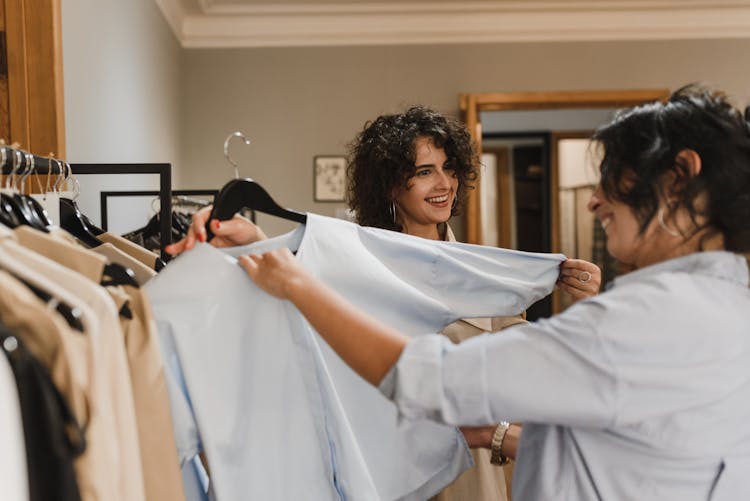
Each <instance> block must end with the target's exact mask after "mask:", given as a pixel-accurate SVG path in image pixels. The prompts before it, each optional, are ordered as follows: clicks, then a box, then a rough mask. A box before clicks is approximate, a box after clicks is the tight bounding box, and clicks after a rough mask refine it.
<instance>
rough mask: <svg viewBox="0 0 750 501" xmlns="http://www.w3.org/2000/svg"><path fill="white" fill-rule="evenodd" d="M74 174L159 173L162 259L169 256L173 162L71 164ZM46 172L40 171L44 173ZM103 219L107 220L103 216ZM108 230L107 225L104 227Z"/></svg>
mask: <svg viewBox="0 0 750 501" xmlns="http://www.w3.org/2000/svg"><path fill="white" fill-rule="evenodd" d="M70 167H71V168H72V169H73V174H159V191H158V192H157V191H155V192H154V194H155V195H158V197H159V203H160V205H161V207H160V208H159V231H160V233H161V234H160V237H161V241H160V245H161V257H162V259H168V258H169V256H168V255H167V254H166V252H165V251H164V247H166V246H167V245H169V244H171V243H172V165H171V164H70ZM42 173H44V172H40V174H42ZM102 221H106V219H104V217H102ZM102 229H103V230H106V229H107V228H106V227H103V228H102Z"/></svg>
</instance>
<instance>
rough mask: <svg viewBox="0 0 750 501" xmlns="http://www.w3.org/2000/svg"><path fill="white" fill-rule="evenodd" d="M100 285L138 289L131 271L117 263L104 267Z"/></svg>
mask: <svg viewBox="0 0 750 501" xmlns="http://www.w3.org/2000/svg"><path fill="white" fill-rule="evenodd" d="M105 277H106V278H105ZM101 285H103V286H107V285H130V286H131V287H135V288H140V284H138V281H137V280H136V279H135V273H133V270H131V269H130V268H128V267H126V266H123V265H121V264H119V263H108V264H106V265H105V266H104V271H103V272H102V281H101Z"/></svg>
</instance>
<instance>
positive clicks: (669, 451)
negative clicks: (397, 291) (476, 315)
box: [240, 86, 750, 501]
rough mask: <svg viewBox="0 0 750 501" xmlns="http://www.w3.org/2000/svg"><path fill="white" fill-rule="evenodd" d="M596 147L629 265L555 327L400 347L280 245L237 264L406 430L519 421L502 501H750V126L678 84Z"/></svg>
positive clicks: (616, 240) (604, 203)
mask: <svg viewBox="0 0 750 501" xmlns="http://www.w3.org/2000/svg"><path fill="white" fill-rule="evenodd" d="M594 138H595V139H596V140H598V141H599V143H600V144H601V146H602V148H603V153H604V156H603V160H602V162H601V166H600V168H601V183H600V186H599V187H598V189H597V190H596V192H595V193H594V194H593V195H592V197H591V201H590V203H589V209H590V210H591V211H592V212H594V213H595V215H596V217H597V218H598V219H599V220H600V221H601V223H602V226H604V230H605V232H606V234H607V237H608V239H607V248H608V250H609V252H610V253H611V254H612V255H613V256H614V257H615V258H616V259H618V261H620V262H623V263H626V264H629V265H632V266H633V267H634V268H635V271H632V272H630V273H628V274H626V275H623V276H620V277H618V278H617V279H616V280H615V281H614V283H613V286H612V287H610V288H609V289H608V290H607V291H606V292H604V293H602V294H599V295H597V296H593V297H591V298H588V299H586V300H583V301H579V302H578V303H576V304H575V305H574V306H572V307H571V308H568V309H567V310H566V311H564V312H563V313H561V314H559V315H557V316H555V317H552V318H550V319H546V320H540V321H538V322H534V323H527V324H523V325H516V326H513V327H511V328H509V329H507V330H506V331H505V332H504V333H503V334H502V335H497V336H495V335H485V336H480V337H477V338H475V339H472V340H470V341H468V342H466V343H461V344H458V345H454V344H452V343H450V341H448V340H447V339H445V337H444V336H440V335H426V336H419V337H416V338H409V337H407V336H405V335H403V334H401V333H399V332H396V331H394V330H392V329H389V328H388V327H386V326H384V325H383V324H381V323H379V322H378V320H376V319H373V318H370V317H368V316H366V315H365V314H363V313H362V312H361V311H359V310H357V309H356V308H355V307H353V306H352V305H350V304H349V303H348V302H347V301H346V299H344V298H342V297H340V296H338V295H337V294H336V292H335V291H333V290H331V289H329V288H327V287H326V286H325V285H323V284H321V283H320V282H319V281H317V279H316V278H315V277H313V276H312V275H311V274H310V273H309V272H307V271H306V270H304V269H303V268H301V267H300V266H299V264H298V263H297V262H296V261H295V260H294V259H293V257H292V255H291V253H290V252H289V251H288V250H287V249H280V250H276V251H273V252H269V253H266V254H263V255H253V256H244V257H242V258H241V259H240V263H241V265H242V266H243V267H244V268H245V270H246V271H247V273H248V274H249V275H250V277H251V278H252V279H253V280H254V281H255V282H256V284H258V285H259V286H260V287H262V288H263V289H265V290H266V291H267V292H269V293H270V294H273V295H274V296H276V297H279V298H282V299H287V300H290V301H292V302H293V303H294V304H295V305H296V306H297V308H298V309H299V310H300V311H301V312H302V313H303V314H304V315H305V316H306V317H307V319H308V321H309V322H310V323H311V324H312V325H313V326H314V327H315V329H316V331H317V332H318V333H320V335H321V336H322V337H323V338H324V339H325V340H326V341H327V342H328V344H329V345H330V346H331V347H332V348H333V349H334V350H335V351H336V352H337V353H338V354H339V355H340V356H341V357H342V359H343V360H344V361H346V362H347V363H348V364H349V365H350V367H352V369H354V370H355V371H356V372H358V373H359V374H360V375H361V376H362V377H363V378H364V379H366V380H367V381H369V382H370V383H371V384H373V385H377V386H379V387H380V389H381V391H382V392H383V394H384V395H386V396H387V397H388V398H391V399H392V400H393V401H394V403H395V404H396V406H397V407H398V409H399V412H400V413H401V414H402V416H404V417H405V418H407V419H409V418H415V419H417V418H430V419H434V420H436V421H438V422H442V423H448V424H453V425H473V426H478V425H486V424H489V423H494V422H497V421H498V420H499V419H503V418H504V419H510V420H513V421H522V422H525V423H529V424H526V425H525V426H524V432H523V437H522V439H521V442H520V446H519V451H518V462H517V464H516V469H515V474H514V481H513V498H514V499H517V500H521V501H524V500H528V501H545V500H570V501H586V500H602V499H605V500H620V499H665V500H666V499H669V500H681V501H707V500H712V501H734V500H737V499H746V498H747V495H748V492H750V476H749V475H748V471H750V433H748V426H747V423H748V422H749V421H750V334H749V333H750V289H748V285H750V270H749V268H748V266H749V263H748V255H749V254H750V126H748V124H747V123H746V122H745V120H744V118H743V117H742V115H741V113H740V112H739V111H738V110H736V109H735V108H733V107H732V106H731V105H730V104H729V102H728V101H727V99H726V98H725V96H724V95H723V94H721V93H718V92H711V91H709V90H706V89H704V88H701V87H696V86H690V87H686V88H683V89H680V90H678V91H676V92H675V93H673V94H672V96H671V97H670V98H669V100H668V101H666V102H657V103H653V104H649V105H645V106H640V107H636V108H634V109H631V110H628V111H625V112H623V113H620V114H619V115H618V116H617V117H616V118H615V119H614V120H613V121H612V122H611V123H609V124H607V125H605V126H603V127H601V128H600V129H599V130H597V132H596V133H595V134H594ZM352 332H356V333H357V335H356V336H352V335H351V333H352ZM467 395H469V396H470V397H467ZM501 450H502V451H505V450H506V444H505V442H504V441H503V442H502V443H501Z"/></svg>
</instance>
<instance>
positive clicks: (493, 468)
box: [431, 226, 526, 501]
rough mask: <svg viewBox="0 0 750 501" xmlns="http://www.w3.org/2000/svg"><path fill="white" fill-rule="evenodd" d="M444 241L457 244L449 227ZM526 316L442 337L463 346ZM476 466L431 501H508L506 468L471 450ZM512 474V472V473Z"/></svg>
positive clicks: (469, 321) (465, 322)
mask: <svg viewBox="0 0 750 501" xmlns="http://www.w3.org/2000/svg"><path fill="white" fill-rule="evenodd" d="M445 240H446V241H447V242H455V241H456V237H455V236H454V234H453V231H452V230H451V228H450V226H447V227H446V233H445ZM525 322H526V320H524V315H523V314H521V315H515V316H509V317H492V318H464V319H461V320H457V321H455V322H453V323H452V324H450V325H448V326H446V327H445V329H443V331H442V332H441V334H443V335H444V336H447V337H448V339H450V340H451V341H453V342H454V343H460V342H462V341H465V340H467V339H469V338H472V337H474V336H478V335H480V334H484V333H485V332H497V331H499V330H501V329H504V328H506V327H510V326H511V325H515V324H519V323H525ZM471 455H472V457H473V458H474V467H473V468H470V469H468V470H466V471H465V472H463V473H462V474H461V475H460V476H459V477H458V478H457V479H456V480H454V481H453V483H451V484H450V485H449V486H447V487H446V488H445V489H443V490H442V491H440V492H439V493H438V494H437V495H435V496H434V497H433V498H431V501H507V500H508V499H510V496H509V484H510V478H511V476H509V475H507V474H506V472H505V468H507V466H506V467H502V466H497V465H494V464H492V463H490V457H491V455H492V454H491V452H490V450H489V449H483V448H478V449H471ZM511 471H512V470H511Z"/></svg>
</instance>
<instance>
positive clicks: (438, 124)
mask: <svg viewBox="0 0 750 501" xmlns="http://www.w3.org/2000/svg"><path fill="white" fill-rule="evenodd" d="M420 137H429V138H431V139H432V140H433V141H434V143H435V146H437V147H438V148H443V149H444V150H445V154H446V156H447V157H448V161H447V164H446V166H448V167H450V168H451V169H453V170H454V172H455V173H456V177H457V178H458V193H456V199H457V202H456V204H455V206H454V208H453V209H452V211H451V216H454V215H457V214H460V209H461V207H462V206H463V204H464V202H465V200H466V193H467V190H469V189H472V188H473V186H471V185H470V182H471V181H474V180H475V179H476V177H477V167H478V165H479V156H478V155H477V151H476V148H475V147H474V143H473V141H472V139H471V136H470V135H469V131H468V130H467V129H466V127H465V126H464V125H463V124H462V123H460V122H458V121H457V120H454V119H451V118H447V117H445V116H443V115H441V114H439V113H437V112H435V111H433V110H431V109H429V108H425V107H423V106H414V107H412V108H409V109H408V110H406V111H405V112H404V113H398V114H394V115H381V116H379V117H378V118H376V119H375V120H374V121H373V122H367V123H366V124H365V127H364V129H363V130H362V132H361V133H360V134H359V135H358V136H357V137H356V138H355V140H354V141H353V142H352V143H351V144H350V145H349V157H348V164H347V168H346V175H347V201H348V203H349V208H350V209H352V210H354V211H356V219H357V223H359V224H361V225H363V226H375V227H377V228H385V229H388V230H395V231H402V227H401V225H399V224H397V223H395V222H394V221H393V214H392V212H391V202H392V195H391V194H392V192H393V189H394V188H396V187H399V186H403V187H404V188H405V187H406V184H407V182H408V180H409V178H411V177H412V176H413V175H414V174H415V172H416V166H415V162H416V152H415V144H414V143H415V140H416V139H417V138H420Z"/></svg>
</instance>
